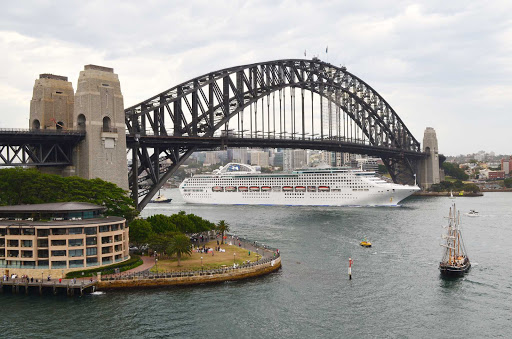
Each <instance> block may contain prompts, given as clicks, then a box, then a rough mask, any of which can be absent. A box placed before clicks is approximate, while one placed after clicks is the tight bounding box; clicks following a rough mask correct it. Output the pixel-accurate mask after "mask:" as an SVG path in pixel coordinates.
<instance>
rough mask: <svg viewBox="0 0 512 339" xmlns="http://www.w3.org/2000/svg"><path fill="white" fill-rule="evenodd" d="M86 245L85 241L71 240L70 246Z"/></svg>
mask: <svg viewBox="0 0 512 339" xmlns="http://www.w3.org/2000/svg"><path fill="white" fill-rule="evenodd" d="M83 244H84V240H83V239H69V240H68V245H69V247H75V246H82V245H83Z"/></svg>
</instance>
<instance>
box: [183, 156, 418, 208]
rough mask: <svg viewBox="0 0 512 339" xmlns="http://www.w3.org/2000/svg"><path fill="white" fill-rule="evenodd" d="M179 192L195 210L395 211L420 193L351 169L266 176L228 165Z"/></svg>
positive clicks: (250, 168)
mask: <svg viewBox="0 0 512 339" xmlns="http://www.w3.org/2000/svg"><path fill="white" fill-rule="evenodd" d="M179 189H180V193H181V195H182V196H183V199H184V200H185V201H186V202H188V203H196V204H219V205H301V206H397V205H398V203H399V202H400V201H402V200H403V199H405V198H407V197H408V196H410V195H411V194H413V193H414V192H416V191H418V190H419V187H418V186H416V185H415V186H408V185H399V184H394V183H390V182H387V181H385V180H383V179H382V178H380V177H378V176H377V174H376V173H375V172H367V171H362V170H358V169H351V168H338V167H336V168H318V167H317V168H308V169H300V170H296V171H293V172H292V173H288V174H284V173H279V174H273V173H272V174H271V173H261V172H260V171H259V170H257V168H256V167H253V166H249V165H245V164H238V163H229V164H227V165H225V166H223V167H220V168H219V169H217V170H214V171H213V172H212V173H211V174H202V175H195V176H193V177H191V178H187V179H185V180H184V181H183V182H182V183H181V185H180V187H179Z"/></svg>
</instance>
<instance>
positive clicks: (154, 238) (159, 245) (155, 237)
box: [149, 232, 188, 254]
mask: <svg viewBox="0 0 512 339" xmlns="http://www.w3.org/2000/svg"><path fill="white" fill-rule="evenodd" d="M179 234H180V233H175V232H165V233H153V234H152V235H151V238H150V239H149V247H150V248H151V249H152V250H153V251H155V252H157V253H163V252H167V254H169V251H168V250H167V249H168V248H169V246H170V245H171V243H172V239H173V238H174V237H175V236H176V235H179ZM187 238H188V237H187Z"/></svg>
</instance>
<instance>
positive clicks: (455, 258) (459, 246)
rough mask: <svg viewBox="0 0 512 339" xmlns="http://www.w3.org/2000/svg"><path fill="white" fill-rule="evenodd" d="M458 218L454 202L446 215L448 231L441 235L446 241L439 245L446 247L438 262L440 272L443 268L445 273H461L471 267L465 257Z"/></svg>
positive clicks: (458, 214)
mask: <svg viewBox="0 0 512 339" xmlns="http://www.w3.org/2000/svg"><path fill="white" fill-rule="evenodd" d="M460 220H461V217H460V212H457V210H456V208H455V204H453V208H452V207H450V214H449V216H448V232H447V234H445V235H443V239H446V243H445V244H442V245H441V246H443V247H445V248H446V250H445V253H444V256H443V259H442V261H441V263H440V268H441V272H442V273H443V270H447V271H445V273H447V274H452V275H453V274H455V273H461V274H463V273H465V272H467V270H469V267H471V264H470V263H469V259H468V258H467V254H466V249H465V246H464V241H463V240H462V235H461V227H460Z"/></svg>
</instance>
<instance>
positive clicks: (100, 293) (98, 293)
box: [89, 291, 105, 295]
mask: <svg viewBox="0 0 512 339" xmlns="http://www.w3.org/2000/svg"><path fill="white" fill-rule="evenodd" d="M89 294H90V295H103V294H105V292H103V291H95V292H91V293H89Z"/></svg>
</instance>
